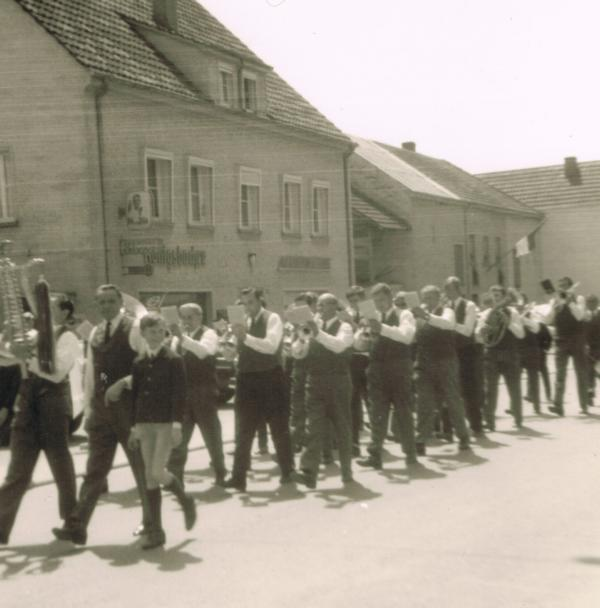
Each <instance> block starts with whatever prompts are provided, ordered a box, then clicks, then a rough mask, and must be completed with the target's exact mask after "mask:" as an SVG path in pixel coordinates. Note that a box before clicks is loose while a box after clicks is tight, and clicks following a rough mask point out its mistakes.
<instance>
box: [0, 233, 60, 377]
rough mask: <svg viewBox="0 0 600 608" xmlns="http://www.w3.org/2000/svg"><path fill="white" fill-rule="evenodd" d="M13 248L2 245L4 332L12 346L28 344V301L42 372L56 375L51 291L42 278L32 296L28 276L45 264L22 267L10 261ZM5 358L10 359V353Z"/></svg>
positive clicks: (0, 283) (34, 262) (0, 269)
mask: <svg viewBox="0 0 600 608" xmlns="http://www.w3.org/2000/svg"><path fill="white" fill-rule="evenodd" d="M10 245H11V242H10V241H0V289H1V290H2V312H3V318H4V327H5V332H6V333H8V336H9V339H10V342H11V344H13V345H15V346H23V345H26V344H27V342H28V339H29V338H28V336H27V332H26V330H25V325H24V323H23V298H26V299H27V300H28V301H29V303H30V304H31V306H32V308H33V310H34V311H35V313H36V329H37V332H38V335H37V342H36V345H35V346H36V349H37V357H38V362H39V366H40V369H41V370H42V371H43V372H45V373H47V374H52V373H54V371H55V365H54V329H53V327H52V315H51V309H50V289H49V286H48V283H47V282H46V281H45V280H44V277H43V276H41V275H40V277H39V279H38V281H37V283H36V284H35V287H34V290H33V294H32V293H31V290H30V288H29V283H28V280H27V274H26V273H27V270H29V269H30V268H32V267H34V266H36V265H40V264H42V263H43V260H39V259H35V260H32V261H31V262H29V263H28V264H27V265H25V266H22V267H19V266H17V265H16V264H15V263H14V262H12V261H11V260H10V258H9V257H8V255H7V253H6V252H7V249H8V247H9V246H10ZM2 354H3V356H8V357H11V353H9V352H3V353H2Z"/></svg>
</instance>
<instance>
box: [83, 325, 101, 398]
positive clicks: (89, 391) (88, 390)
mask: <svg viewBox="0 0 600 608" xmlns="http://www.w3.org/2000/svg"><path fill="white" fill-rule="evenodd" d="M97 330H98V328H97V327H94V329H92V331H91V332H90V336H89V339H88V347H87V356H86V358H85V370H84V375H83V406H84V408H89V407H90V406H91V404H92V397H93V396H94V390H95V387H94V349H93V348H92V343H93V341H94V337H95V335H96V331H97Z"/></svg>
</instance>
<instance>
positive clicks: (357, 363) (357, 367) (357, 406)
mask: <svg viewBox="0 0 600 608" xmlns="http://www.w3.org/2000/svg"><path fill="white" fill-rule="evenodd" d="M368 367H369V357H367V356H366V355H357V354H353V355H352V358H351V359H350V378H351V379H352V399H351V401H350V408H351V411H352V445H353V446H354V447H355V448H358V447H360V431H361V429H362V428H363V403H364V404H365V405H366V406H367V409H369V390H368V381H367V368H368Z"/></svg>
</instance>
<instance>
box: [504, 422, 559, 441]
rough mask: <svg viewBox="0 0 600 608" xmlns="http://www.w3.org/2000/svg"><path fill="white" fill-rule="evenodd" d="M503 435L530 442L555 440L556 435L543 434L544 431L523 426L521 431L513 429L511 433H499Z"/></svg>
mask: <svg viewBox="0 0 600 608" xmlns="http://www.w3.org/2000/svg"><path fill="white" fill-rule="evenodd" d="M497 432H498V433H501V434H502V435H512V436H513V437H516V438H517V439H520V440H522V441H530V440H531V439H555V437H554V435H551V434H550V433H543V432H542V431H536V430H535V429H532V428H531V427H529V426H522V427H521V428H520V429H512V430H510V431H497Z"/></svg>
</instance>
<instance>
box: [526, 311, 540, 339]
mask: <svg viewBox="0 0 600 608" xmlns="http://www.w3.org/2000/svg"><path fill="white" fill-rule="evenodd" d="M521 321H522V322H523V327H526V328H527V329H529V330H530V331H532V332H533V333H534V334H537V333H539V332H540V319H539V316H538V315H537V314H536V313H534V312H531V313H530V314H529V316H525V315H523V316H522V317H521Z"/></svg>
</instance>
